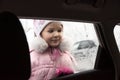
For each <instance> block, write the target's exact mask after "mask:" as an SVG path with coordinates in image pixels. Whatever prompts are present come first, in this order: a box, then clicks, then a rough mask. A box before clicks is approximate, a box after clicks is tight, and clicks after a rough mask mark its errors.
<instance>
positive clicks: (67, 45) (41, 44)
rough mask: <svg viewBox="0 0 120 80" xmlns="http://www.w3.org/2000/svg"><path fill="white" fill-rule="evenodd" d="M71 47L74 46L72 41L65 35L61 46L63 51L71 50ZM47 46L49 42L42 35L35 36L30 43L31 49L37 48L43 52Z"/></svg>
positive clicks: (36, 49)
mask: <svg viewBox="0 0 120 80" xmlns="http://www.w3.org/2000/svg"><path fill="white" fill-rule="evenodd" d="M71 47H72V41H71V40H70V39H68V38H66V37H64V38H63V40H62V42H61V43H60V46H59V48H60V50H61V51H62V52H65V51H71ZM47 48H48V44H47V43H46V41H45V40H44V39H43V38H41V37H40V36H37V37H35V39H34V40H33V42H32V43H31V44H30V50H35V51H37V52H39V53H43V52H44V51H45V50H46V49H47Z"/></svg>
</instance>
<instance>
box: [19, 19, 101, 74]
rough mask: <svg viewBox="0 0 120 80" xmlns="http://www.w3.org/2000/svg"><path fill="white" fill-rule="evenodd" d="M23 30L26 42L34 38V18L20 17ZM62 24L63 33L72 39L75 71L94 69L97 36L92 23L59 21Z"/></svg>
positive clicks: (97, 43) (97, 44)
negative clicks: (75, 64)
mask: <svg viewBox="0 0 120 80" xmlns="http://www.w3.org/2000/svg"><path fill="white" fill-rule="evenodd" d="M20 21H21V23H22V25H23V28H24V30H25V33H26V36H27V41H28V44H30V43H31V41H32V39H33V38H34V36H35V34H34V29H33V27H34V21H35V19H20ZM61 22H62V23H63V26H64V32H63V34H64V35H65V36H67V37H69V38H70V39H71V40H72V41H73V45H72V49H71V54H72V55H73V56H74V57H75V59H76V61H77V63H78V67H77V72H80V71H85V70H90V69H94V65H95V60H96V55H97V51H98V46H99V42H98V38H97V35H96V32H95V28H94V24H93V23H85V22H73V21H61Z"/></svg>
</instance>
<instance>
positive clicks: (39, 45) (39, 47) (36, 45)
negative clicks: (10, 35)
mask: <svg viewBox="0 0 120 80" xmlns="http://www.w3.org/2000/svg"><path fill="white" fill-rule="evenodd" d="M47 48H48V44H47V43H46V41H45V40H44V39H43V38H41V37H40V36H37V37H35V38H34V39H33V41H32V43H31V44H30V50H35V51H37V52H40V53H42V52H43V51H45V50H46V49H47Z"/></svg>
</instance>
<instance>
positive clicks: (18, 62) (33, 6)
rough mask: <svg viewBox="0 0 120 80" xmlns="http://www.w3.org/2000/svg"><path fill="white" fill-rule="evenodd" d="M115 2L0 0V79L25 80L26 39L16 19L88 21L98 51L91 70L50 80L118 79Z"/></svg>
mask: <svg viewBox="0 0 120 80" xmlns="http://www.w3.org/2000/svg"><path fill="white" fill-rule="evenodd" d="M119 9H120V1H119V0H31V1H28V0H1V1H0V26H1V31H0V33H1V34H0V35H1V39H0V40H1V49H0V50H1V57H0V63H1V66H0V69H1V70H0V77H1V80H28V79H29V77H30V74H31V70H30V68H31V67H30V56H29V49H28V44H27V41H26V36H25V34H24V31H23V29H22V25H21V23H20V22H19V19H18V18H28V19H29V18H36V19H39V18H41V19H55V20H68V21H83V22H92V23H94V25H95V30H96V33H97V37H98V39H99V43H100V45H99V48H98V52H97V57H96V61H95V66H94V69H93V70H87V71H83V72H79V73H75V74H70V75H66V76H62V77H58V78H55V79H52V80H120V53H119V50H118V47H117V44H116V41H115V37H114V34H113V30H114V27H115V25H117V24H118V23H120V11H119Z"/></svg>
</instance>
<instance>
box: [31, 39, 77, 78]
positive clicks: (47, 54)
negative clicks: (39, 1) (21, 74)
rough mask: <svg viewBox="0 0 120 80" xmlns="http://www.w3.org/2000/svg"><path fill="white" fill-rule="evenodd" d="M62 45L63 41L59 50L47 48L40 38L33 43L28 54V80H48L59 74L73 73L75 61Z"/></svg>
mask: <svg viewBox="0 0 120 80" xmlns="http://www.w3.org/2000/svg"><path fill="white" fill-rule="evenodd" d="M38 40H40V41H38ZM41 40H42V41H41ZM36 42H37V43H36ZM63 43H64V40H63V42H62V43H61V45H60V46H59V48H49V47H48V45H47V44H46V43H45V41H44V40H43V39H42V38H40V37H39V38H37V39H36V40H35V43H34V44H33V45H31V46H33V47H32V48H31V49H32V51H31V53H30V56H31V69H32V70H31V71H32V73H31V77H30V79H29V80H50V79H52V78H55V77H57V76H59V75H61V73H64V74H71V73H74V71H75V69H74V65H75V64H76V62H75V59H74V58H73V56H72V55H71V54H70V53H69V52H68V49H67V48H65V45H64V44H63ZM65 43H66V42H65ZM38 44H39V45H41V46H39V45H38ZM63 45H64V48H63V47H62V46H63ZM43 46H44V47H43ZM62 48H63V49H62Z"/></svg>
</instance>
